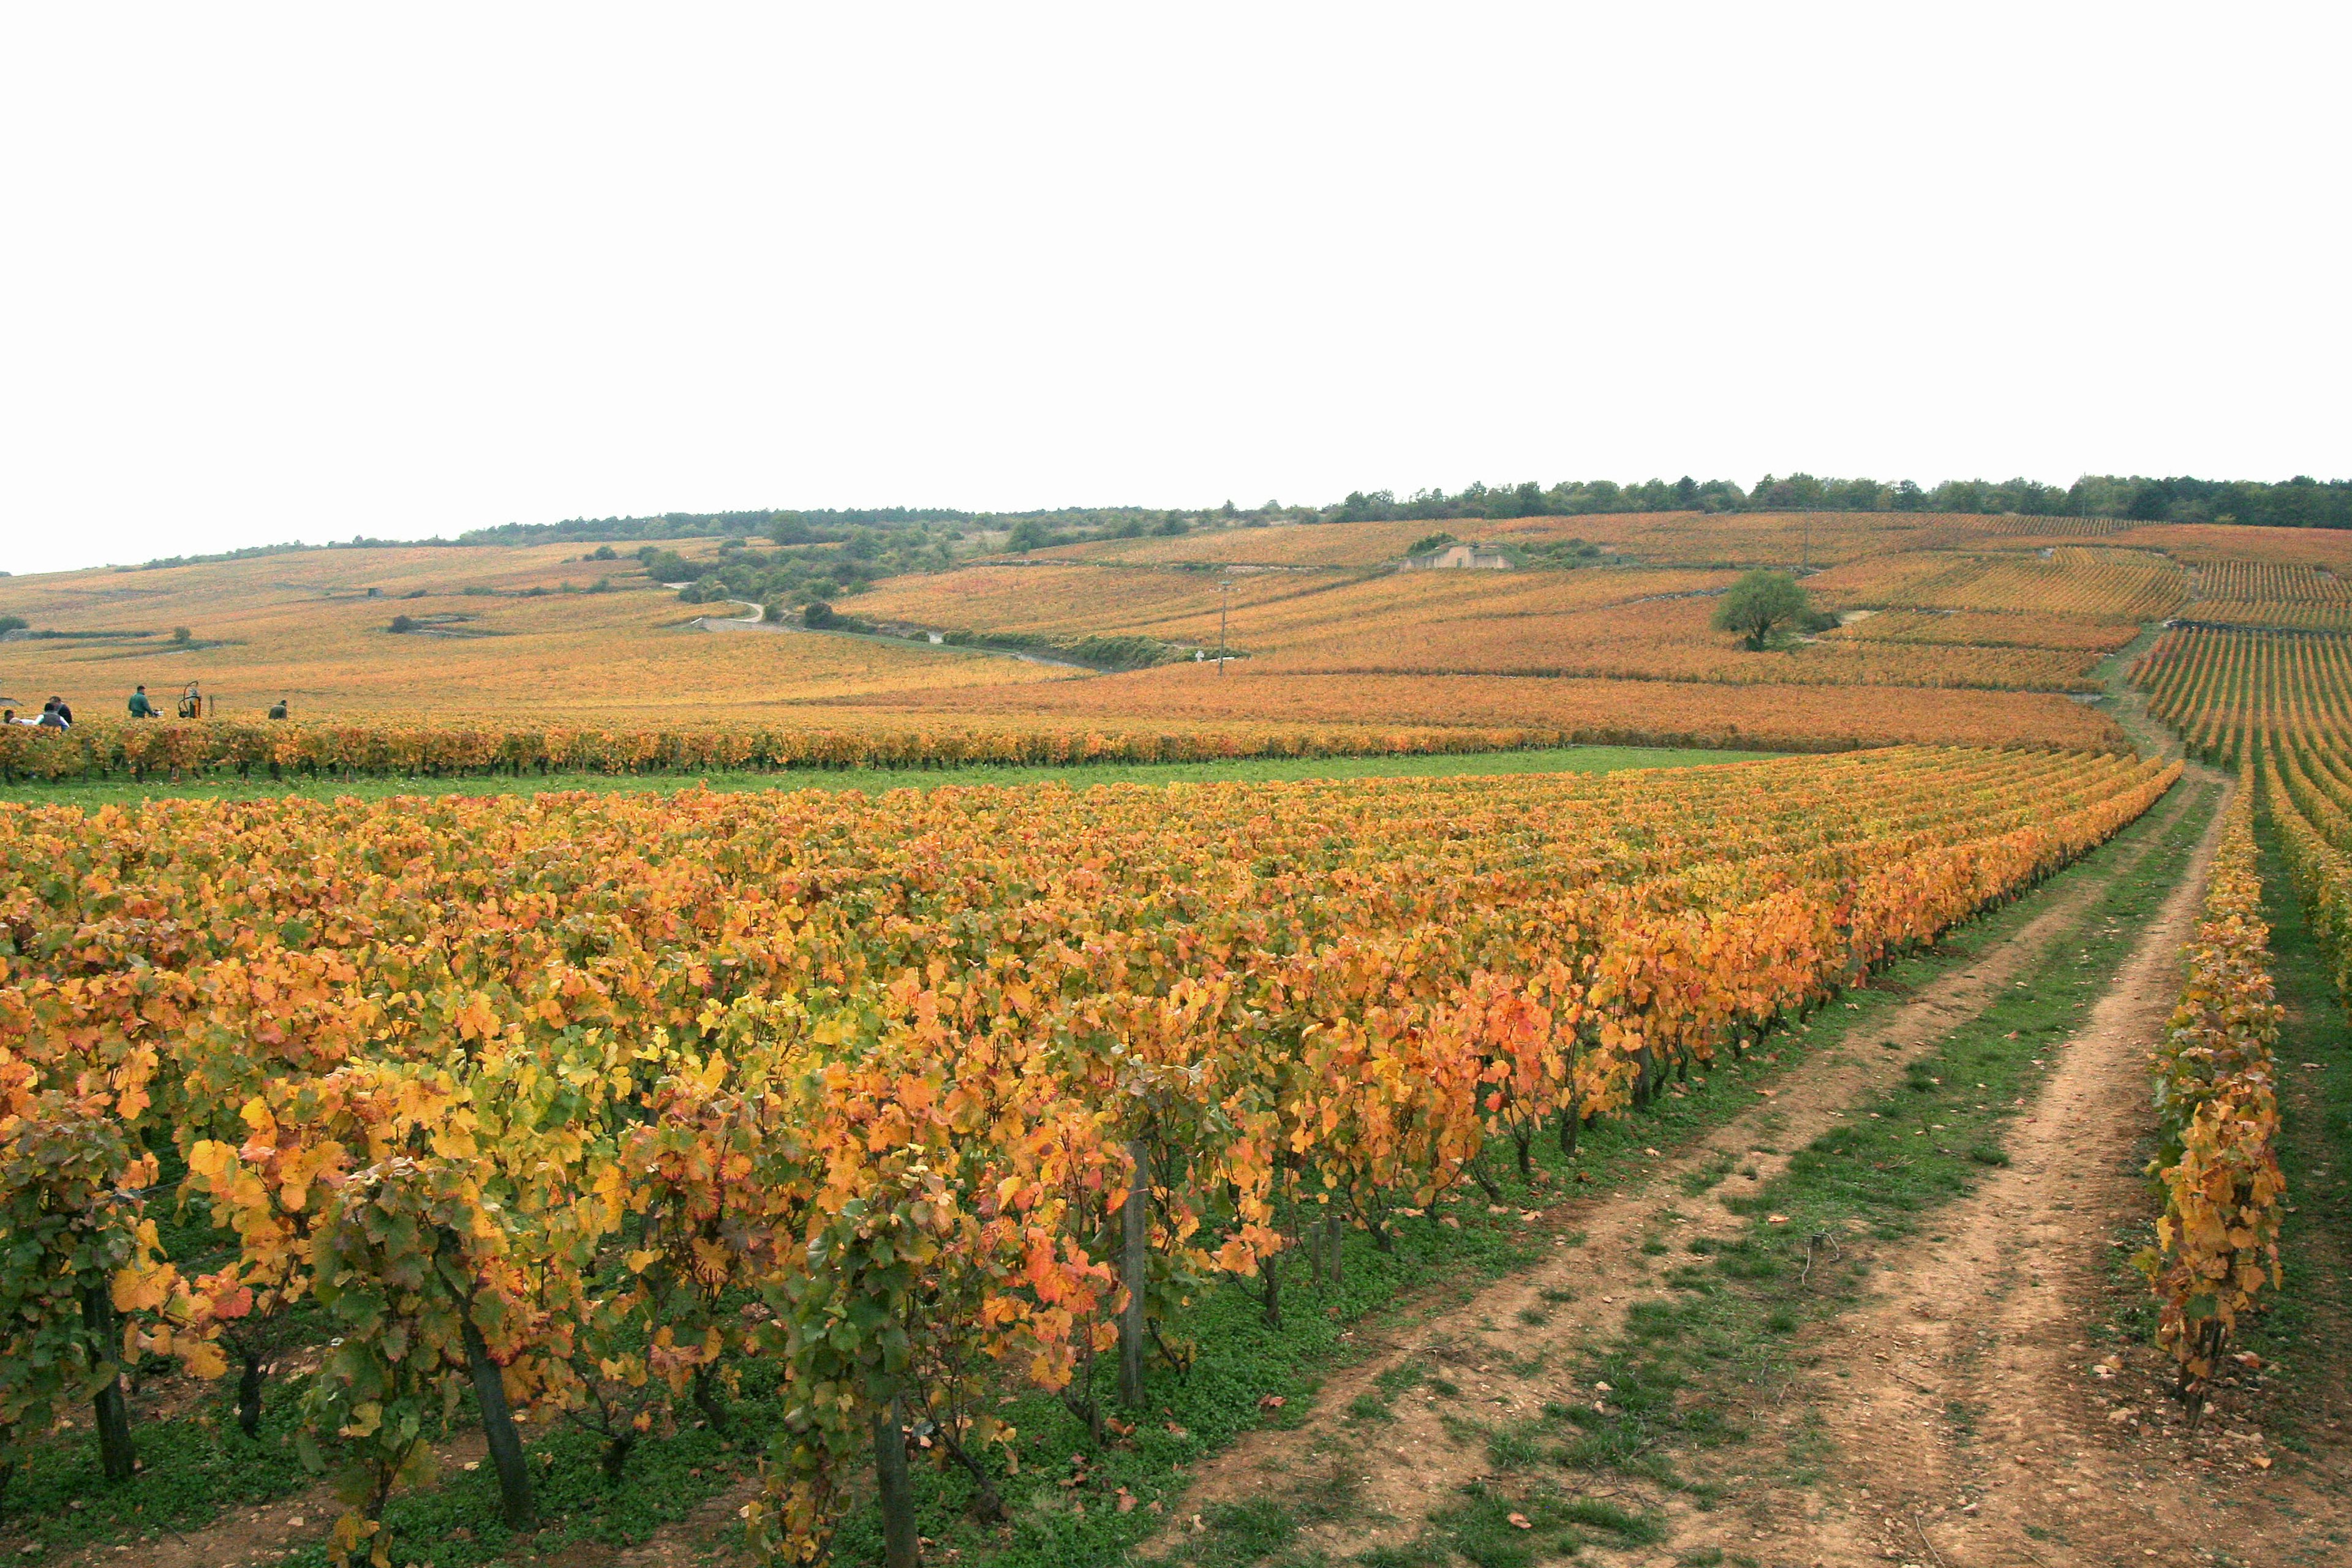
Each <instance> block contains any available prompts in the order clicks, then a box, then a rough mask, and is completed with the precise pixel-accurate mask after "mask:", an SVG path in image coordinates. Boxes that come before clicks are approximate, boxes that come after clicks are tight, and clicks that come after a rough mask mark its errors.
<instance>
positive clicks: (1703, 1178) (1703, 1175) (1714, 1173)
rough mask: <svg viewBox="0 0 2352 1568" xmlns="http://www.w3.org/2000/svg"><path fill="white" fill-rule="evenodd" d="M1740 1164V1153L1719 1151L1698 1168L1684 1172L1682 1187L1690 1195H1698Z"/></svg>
mask: <svg viewBox="0 0 2352 1568" xmlns="http://www.w3.org/2000/svg"><path fill="white" fill-rule="evenodd" d="M1738 1164H1739V1156H1738V1155H1737V1154H1734V1153H1732V1152H1730V1151H1729V1150H1722V1151H1719V1152H1717V1154H1716V1156H1715V1157H1714V1158H1713V1159H1711V1160H1709V1161H1708V1162H1707V1163H1706V1164H1704V1165H1702V1166H1700V1167H1699V1168H1698V1169H1697V1170H1696V1171H1685V1172H1684V1173H1683V1178H1682V1189H1683V1191H1684V1193H1685V1194H1688V1195H1689V1196H1691V1197H1697V1196H1699V1195H1700V1194H1703V1193H1705V1192H1706V1191H1708V1190H1709V1189H1711V1188H1713V1187H1714V1186H1715V1185H1716V1184H1718V1183H1720V1182H1721V1181H1722V1180H1723V1178H1724V1177H1726V1176H1727V1175H1729V1174H1731V1173H1732V1171H1733V1170H1734V1169H1735V1168H1737V1167H1738Z"/></svg>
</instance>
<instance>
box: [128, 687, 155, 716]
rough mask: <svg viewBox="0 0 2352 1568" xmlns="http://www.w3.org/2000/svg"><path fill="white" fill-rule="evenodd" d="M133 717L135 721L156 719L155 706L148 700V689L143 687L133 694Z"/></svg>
mask: <svg viewBox="0 0 2352 1568" xmlns="http://www.w3.org/2000/svg"><path fill="white" fill-rule="evenodd" d="M131 717H132V718H133V719H152V718H154V717H155V705H154V704H153V703H152V702H150V701H148V700H147V689H146V688H145V687H143V686H142V687H141V688H139V689H138V690H136V691H133V692H132V693H131Z"/></svg>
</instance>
